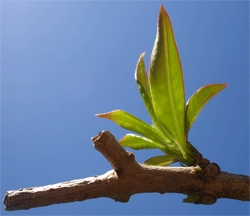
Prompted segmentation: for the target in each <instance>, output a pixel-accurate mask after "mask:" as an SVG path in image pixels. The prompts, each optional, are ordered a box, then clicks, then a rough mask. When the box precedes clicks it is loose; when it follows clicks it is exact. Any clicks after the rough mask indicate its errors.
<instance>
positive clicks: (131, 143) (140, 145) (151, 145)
mask: <svg viewBox="0 0 250 216" xmlns="http://www.w3.org/2000/svg"><path fill="white" fill-rule="evenodd" d="M119 143H120V144H121V145H122V146H126V147H129V148H132V149H135V150H140V149H155V148H158V149H162V146H161V145H159V144H158V143H156V142H154V141H152V140H150V139H148V138H145V137H141V136H138V135H135V134H126V135H125V136H124V137H123V138H122V139H121V140H120V141H119Z"/></svg>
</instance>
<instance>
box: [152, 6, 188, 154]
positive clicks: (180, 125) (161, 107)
mask: <svg viewBox="0 0 250 216" xmlns="http://www.w3.org/2000/svg"><path fill="white" fill-rule="evenodd" d="M149 83H150V91H151V97H152V104H153V108H154V111H155V113H156V115H157V117H158V118H159V119H160V121H161V122H162V123H163V124H164V126H165V127H166V128H167V129H168V130H169V132H170V133H171V134H172V136H173V137H174V138H175V139H176V141H177V143H178V144H179V145H180V148H181V149H182V150H183V153H184V154H185V153H186V152H187V151H188V150H187V147H186V142H185V120H184V119H185V118H184V117H185V95H184V83H183V76H182V67H181V62H180V58H179V53H178V49H177V46H176V43H175V38H174V34H173V30H172V26H171V21H170V19H169V17H168V15H167V13H166V11H165V10H164V8H163V7H162V6H161V8H160V14H159V19H158V28H157V35H156V40H155V44H154V48H153V51H152V55H151V60H150V72H149ZM184 157H186V155H184Z"/></svg>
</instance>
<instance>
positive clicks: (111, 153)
mask: <svg viewBox="0 0 250 216" xmlns="http://www.w3.org/2000/svg"><path fill="white" fill-rule="evenodd" d="M92 141H93V143H94V146H95V148H96V149H97V150H98V151H100V152H101V153H102V154H103V155H104V156H105V157H106V158H107V160H108V161H109V162H110V163H111V165H112V167H113V168H114V170H110V171H108V172H107V173H105V174H103V175H100V176H94V177H89V178H85V179H79V180H73V181H68V182H62V183H58V184H53V185H47V186H43V187H34V188H24V189H19V190H15V191H7V192H6V194H5V197H4V208H5V210H20V209H30V208H34V207H41V206H47V205H52V204H58V203H66V202H74V201H83V200H87V199H93V198H98V197H109V198H112V199H114V200H116V201H120V202H128V201H129V198H130V196H131V195H133V194H137V193H146V192H158V193H161V194H163V193H167V192H168V193H182V194H187V195H189V197H190V196H191V197H192V199H186V200H185V201H190V200H193V197H195V199H194V200H193V201H192V202H195V203H202V204H212V203H214V202H216V200H217V199H218V198H230V199H238V200H242V201H249V200H250V196H249V188H250V187H249V183H250V178H249V177H248V176H243V175H235V174H230V173H226V172H220V173H219V174H218V175H216V176H214V177H211V176H210V175H203V174H201V175H200V174H198V173H199V170H200V167H199V166H196V167H156V166H146V165H142V164H138V163H137V162H136V161H135V158H134V155H133V154H132V153H129V152H127V151H126V150H125V149H124V148H123V147H122V146H121V145H120V144H119V143H118V141H117V140H116V139H115V138H114V136H113V135H112V134H111V133H109V132H108V131H103V132H101V133H99V134H98V136H96V137H93V138H92Z"/></svg>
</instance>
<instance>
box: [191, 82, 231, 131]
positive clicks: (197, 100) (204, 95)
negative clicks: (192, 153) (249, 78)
mask: <svg viewBox="0 0 250 216" xmlns="http://www.w3.org/2000/svg"><path fill="white" fill-rule="evenodd" d="M226 87H227V84H209V85H205V86H203V87H201V88H199V89H198V90H197V91H196V92H195V93H194V94H193V95H192V96H191V97H190V98H189V100H188V102H187V105H186V135H187V133H188V131H189V130H190V128H191V126H192V125H193V123H194V122H195V120H196V118H197V117H198V115H199V113H200V112H201V110H202V109H203V107H204V106H205V105H206V104H207V102H208V101H209V100H210V99H212V98H213V97H214V96H215V95H217V94H218V93H219V92H220V91H222V90H223V89H224V88H226Z"/></svg>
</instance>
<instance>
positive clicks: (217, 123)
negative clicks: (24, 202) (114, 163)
mask: <svg viewBox="0 0 250 216" xmlns="http://www.w3.org/2000/svg"><path fill="white" fill-rule="evenodd" d="M160 3H162V2H157V1H154V2H150V1H145V2H140V1H136V2H134V1H123V2H113V1H107V2H101V1H86V2H85V1H84V2H83V1H76V2H67V1H54V2H53V1H44V2H43V1H34V2H32V1H27V2H25V1H20V2H18V1H2V2H1V199H2V198H3V197H4V194H5V192H6V191H7V190H15V189H19V188H24V187H32V186H43V185H47V184H53V183H58V182H63V181H69V180H73V179H79V178H85V177H89V176H93V175H100V174H103V173H105V172H107V171H108V170H110V169H111V166H110V164H109V163H108V162H107V160H106V159H105V158H104V157H103V156H102V155H101V154H100V153H99V152H98V151H96V150H95V149H94V147H93V144H92V142H91V140H90V138H91V137H93V136H95V135H97V134H98V132H99V131H102V130H109V131H111V132H112V133H113V134H114V135H115V136H116V137H117V139H120V138H121V137H122V136H123V135H125V134H126V133H127V131H125V130H124V129H122V128H120V127H119V126H117V125H116V124H114V123H112V122H110V121H108V120H104V119H100V118H96V117H95V114H96V113H101V112H107V111H111V110H114V109H123V110H126V111H128V112H130V113H132V114H134V115H136V116H138V117H140V118H141V119H143V120H145V121H147V122H148V123H150V118H149V116H148V114H147V112H146V109H145V107H144V105H143V102H142V100H141V98H140V95H139V92H138V90H137V86H136V84H135V81H134V71H135V66H136V63H137V60H138V58H139V55H140V54H141V53H142V52H144V51H145V52H146V56H145V61H146V65H148V63H149V58H150V55H151V51H152V47H153V44H154V40H155V35H156V24H157V16H158V12H159V7H160ZM163 6H164V7H165V9H166V11H167V12H168V13H169V15H170V18H171V20H172V24H173V28H174V32H175V36H176V41H177V45H178V48H179V52H180V56H181V61H182V66H183V72H184V79H185V89H186V100H187V99H188V98H189V97H190V96H191V95H192V94H193V93H194V92H195V91H196V90H197V89H198V88H199V87H201V86H203V85H205V84H208V83H228V84H229V86H228V87H227V88H226V89H225V90H223V91H222V92H221V93H220V94H219V95H218V96H216V97H215V98H214V99H212V101H210V102H209V104H208V105H207V106H206V107H205V109H204V110H203V111H202V113H201V114H200V116H199V117H198V119H197V121H196V122H195V124H194V126H193V128H192V129H191V131H190V136H189V138H190V142H192V143H193V145H194V146H196V148H198V149H199V151H200V152H202V153H203V155H204V156H205V157H207V158H209V159H210V160H211V161H213V162H216V163H218V164H219V165H220V167H221V169H222V170H223V171H227V172H231V173H237V174H245V175H249V116H248V115H249V103H248V102H249V97H248V96H249V3H248V2H247V1H245V2H240V1H228V2H223V1H220V2H216V1H210V2H201V1H189V2H184V1H183V2H182V1H180V2H170V1H169V2H167V1H166V2H163ZM157 153H158V152H157V151H136V152H135V156H136V159H137V161H138V162H143V161H144V160H146V159H147V158H149V157H151V156H154V155H156V154H157ZM176 165H178V164H176ZM184 198H185V196H184V195H182V194H164V195H160V194H158V193H152V194H139V195H134V196H132V197H131V199H130V201H129V202H128V203H119V202H115V201H114V200H111V199H109V198H99V199H93V200H87V201H84V202H74V203H69V204H60V205H52V206H48V207H42V208H36V209H31V210H28V211H14V212H6V211H3V204H2V202H1V214H2V215H3V214H6V215H62V214H65V215H77V214H87V215H89V214H139V215H145V214H149V215H156V214H162V215H173V214H178V215H187V214H191V215H204V214H205V215H210V214H212V215H214V214H215V215H228V214H237V215H239V214H248V213H249V202H240V201H236V200H226V199H220V200H218V201H217V203H216V204H214V205H211V206H205V205H193V204H184V203H182V200H183V199H184Z"/></svg>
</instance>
